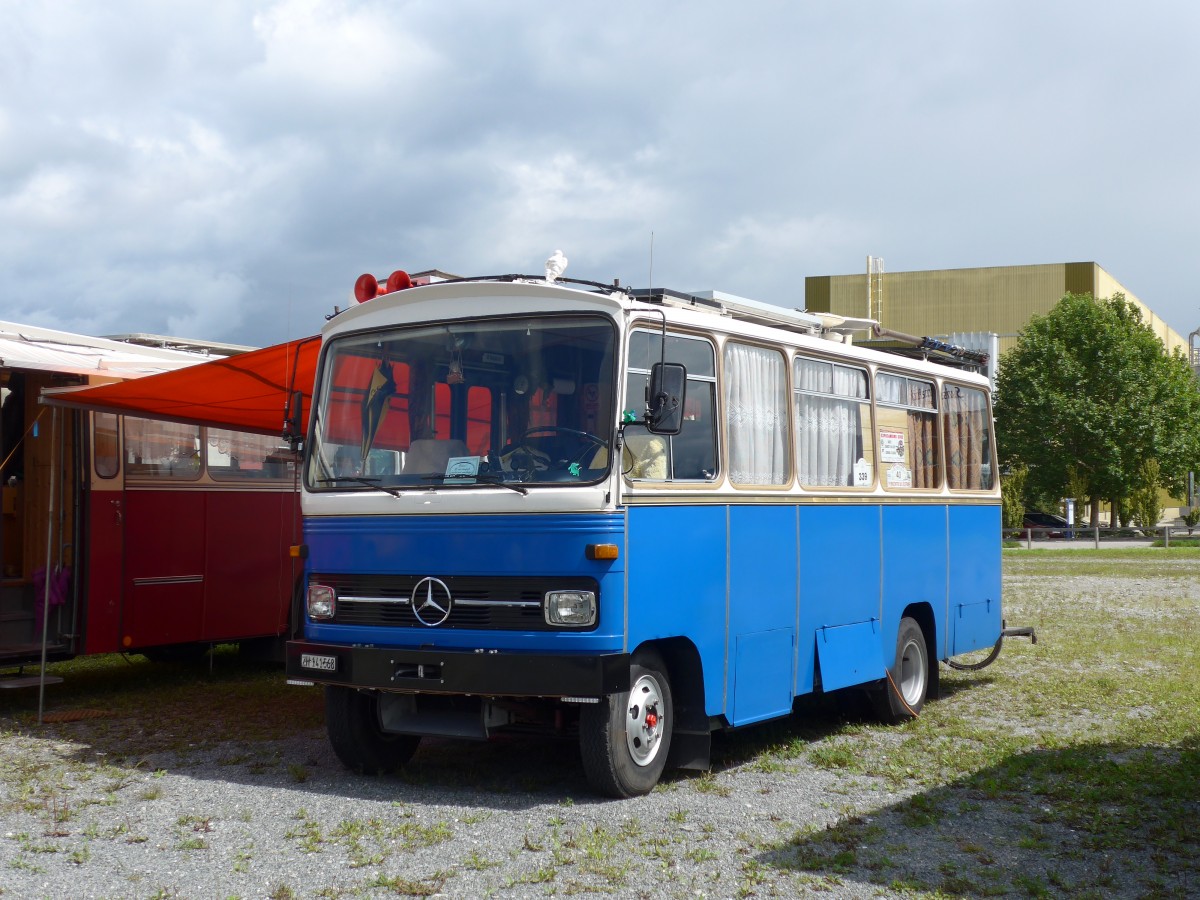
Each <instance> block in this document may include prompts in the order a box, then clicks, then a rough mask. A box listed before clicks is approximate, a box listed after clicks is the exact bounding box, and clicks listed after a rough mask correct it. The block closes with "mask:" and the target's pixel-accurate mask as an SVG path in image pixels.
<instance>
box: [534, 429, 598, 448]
mask: <svg viewBox="0 0 1200 900" xmlns="http://www.w3.org/2000/svg"><path fill="white" fill-rule="evenodd" d="M535 434H569V435H571V436H573V437H579V438H583V439H584V440H587V441H591V442H592V443H593V444H595V445H596V446H597V447H603V446H604V445H605V444H606V443H608V442H607V441H605V440H604V438H602V437H597V436H596V435H594V434H592V433H591V432H590V431H580V430H579V429H578V428H567V427H566V426H565V425H535V426H534V427H533V428H529V429H526V431H525V433H524V434H523V435H521V437H520V438H519V442H520V443H522V444H524V443H525V439H526V438H528V437H531V436H533V435H535Z"/></svg>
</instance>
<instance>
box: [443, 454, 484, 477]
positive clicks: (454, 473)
mask: <svg viewBox="0 0 1200 900" xmlns="http://www.w3.org/2000/svg"><path fill="white" fill-rule="evenodd" d="M479 461H480V457H478V456H452V457H450V459H448V460H447V461H446V477H447V478H459V479H464V480H465V479H470V480H471V481H474V480H475V476H476V475H478V474H479Z"/></svg>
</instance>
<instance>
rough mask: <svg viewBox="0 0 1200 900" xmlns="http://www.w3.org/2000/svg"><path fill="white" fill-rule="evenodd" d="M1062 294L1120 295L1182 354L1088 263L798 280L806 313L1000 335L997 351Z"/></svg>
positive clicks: (1168, 332) (937, 332)
mask: <svg viewBox="0 0 1200 900" xmlns="http://www.w3.org/2000/svg"><path fill="white" fill-rule="evenodd" d="M869 268H870V263H868V269H869ZM1066 293H1074V294H1091V295H1092V296H1093V297H1111V296H1112V295H1113V294H1116V293H1122V294H1124V295H1125V297H1126V299H1128V300H1131V301H1132V302H1134V303H1136V304H1137V305H1138V306H1139V307H1140V308H1141V310H1142V315H1143V317H1144V320H1145V321H1146V323H1147V324H1149V325H1150V327H1151V328H1153V329H1154V333H1155V334H1157V335H1158V336H1159V337H1160V338H1161V339H1162V342H1163V344H1164V345H1166V348H1167V350H1168V351H1171V350H1173V349H1174V348H1176V347H1179V348H1180V349H1181V350H1183V352H1184V353H1185V354H1186V353H1187V352H1188V342H1187V340H1186V339H1185V338H1183V337H1181V336H1180V335H1179V334H1178V332H1176V331H1175V330H1174V329H1172V328H1171V327H1170V326H1168V325H1167V323H1166V322H1164V321H1163V320H1162V319H1160V318H1159V317H1158V316H1156V315H1155V314H1154V312H1153V311H1152V310H1151V309H1150V308H1149V307H1148V306H1146V304H1145V303H1143V302H1142V301H1141V300H1139V299H1138V298H1137V296H1136V295H1135V294H1134V293H1133V292H1132V291H1130V290H1129V289H1128V288H1126V287H1125V286H1124V285H1122V284H1121V283H1120V282H1119V281H1117V279H1115V278H1113V277H1112V276H1111V275H1110V274H1108V272H1106V271H1104V269H1103V268H1102V267H1101V266H1100V265H1099V264H1098V263H1094V262H1075V263H1050V264H1048V265H1036V266H992V267H988V268H982V269H935V270H930V271H924V272H873V273H871V274H868V270H867V269H864V271H863V272H862V273H860V274H858V275H817V276H813V277H809V278H805V279H804V305H805V308H806V309H807V310H808V311H809V312H828V313H834V314H836V315H840V316H847V317H853V318H866V319H875V320H876V321H878V322H879V324H880V325H882V326H883V327H884V328H888V329H890V330H892V331H900V332H904V333H906V334H913V335H917V336H919V337H925V336H945V335H951V334H961V333H989V332H990V333H992V334H995V335H996V336H997V337H998V338H999V350H1000V353H1001V354H1003V353H1004V351H1006V350H1008V349H1009V348H1010V347H1012V346H1013V345H1014V344H1015V343H1016V340H1017V335H1018V333H1019V332H1020V331H1021V329H1022V328H1024V327H1025V324H1026V323H1027V322H1028V321H1029V320H1030V318H1032V317H1033V316H1035V315H1045V314H1046V313H1048V312H1049V311H1050V310H1051V309H1052V308H1053V307H1054V305H1055V304H1056V303H1058V301H1059V300H1060V299H1062V296H1063V294H1066Z"/></svg>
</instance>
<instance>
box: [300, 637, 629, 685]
mask: <svg viewBox="0 0 1200 900" xmlns="http://www.w3.org/2000/svg"><path fill="white" fill-rule="evenodd" d="M287 677H288V680H289V681H302V682H305V681H308V682H314V683H318V684H340V685H345V686H347V687H356V688H373V689H376V690H383V691H406V692H412V691H415V692H420V693H432V694H475V695H480V696H487V697H602V696H604V695H605V694H615V693H618V692H620V691H626V690H629V654H627V653H603V654H588V655H574V654H561V653H560V654H538V653H517V652H513V651H508V650H407V649H403V648H397V647H347V646H345V645H342V644H318V643H313V642H311V641H288V644H287Z"/></svg>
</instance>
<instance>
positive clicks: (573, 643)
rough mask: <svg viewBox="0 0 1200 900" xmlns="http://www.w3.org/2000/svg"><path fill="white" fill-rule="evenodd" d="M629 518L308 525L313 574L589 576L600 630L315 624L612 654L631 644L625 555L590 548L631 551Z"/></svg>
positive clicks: (396, 639)
mask: <svg viewBox="0 0 1200 900" xmlns="http://www.w3.org/2000/svg"><path fill="white" fill-rule="evenodd" d="M623 532H624V517H623V516H622V515H621V514H620V513H584V514H580V513H571V514H554V515H551V514H545V515H527V516H522V515H517V516H512V515H494V516H480V515H466V516H456V515H450V516H446V515H442V516H356V517H352V516H338V517H328V518H324V517H322V518H318V517H315V516H313V517H309V518H307V519H305V522H304V539H305V543H306V544H307V545H308V554H309V557H308V565H307V568H308V571H310V572H344V573H347V574H359V573H401V574H412V575H420V576H426V575H432V576H434V577H444V576H446V575H564V576H567V575H571V576H578V575H589V576H591V577H593V578H595V579H597V581H599V582H600V617H599V624H598V627H597V628H596V630H595V631H590V632H565V631H564V632H545V631H543V632H512V631H496V630H488V631H482V630H478V631H477V630H465V629H454V630H451V629H437V628H419V629H418V628H394V627H389V628H379V627H365V626H364V627H357V626H349V625H322V624H317V623H314V622H311V621H310V622H307V623H306V627H305V636H306V637H308V638H309V639H310V640H314V641H333V642H340V643H353V644H378V645H393V646H422V647H461V648H475V647H489V648H496V649H502V650H503V649H507V650H548V649H551V648H555V649H559V650H562V651H564V652H589V653H598V652H610V651H619V650H621V648H622V643H623V638H624V630H625V629H624V625H625V622H624V612H623V607H624V584H623V582H624V563H625V559H624V553H622V555H621V557H620V558H618V559H616V560H603V561H600V560H589V559H587V557H586V555H585V547H586V546H587V545H588V544H594V543H605V544H616V545H617V546H618V547H620V546H621V544H622V534H623Z"/></svg>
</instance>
